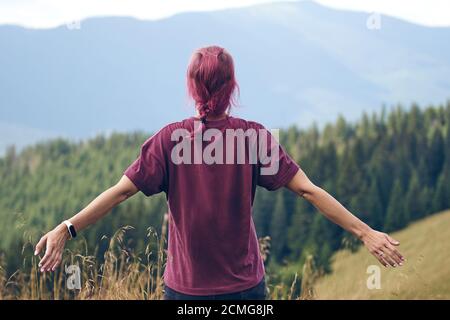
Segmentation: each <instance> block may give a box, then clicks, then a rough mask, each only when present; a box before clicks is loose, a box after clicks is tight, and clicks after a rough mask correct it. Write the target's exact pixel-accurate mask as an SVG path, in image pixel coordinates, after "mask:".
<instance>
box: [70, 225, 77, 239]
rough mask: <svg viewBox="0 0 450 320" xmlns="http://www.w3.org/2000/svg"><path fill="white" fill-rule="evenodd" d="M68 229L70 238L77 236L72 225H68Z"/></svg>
mask: <svg viewBox="0 0 450 320" xmlns="http://www.w3.org/2000/svg"><path fill="white" fill-rule="evenodd" d="M69 231H70V235H71V237H72V238H75V237H76V236H77V233H76V231H75V228H74V226H70V227H69Z"/></svg>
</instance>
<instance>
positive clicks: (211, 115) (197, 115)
mask: <svg viewBox="0 0 450 320" xmlns="http://www.w3.org/2000/svg"><path fill="white" fill-rule="evenodd" d="M196 117H197V118H200V113H199V112H198V111H197V113H196ZM226 117H228V113H226V112H224V113H222V114H221V115H215V114H210V115H208V116H207V117H206V120H212V121H214V120H222V119H225V118H226Z"/></svg>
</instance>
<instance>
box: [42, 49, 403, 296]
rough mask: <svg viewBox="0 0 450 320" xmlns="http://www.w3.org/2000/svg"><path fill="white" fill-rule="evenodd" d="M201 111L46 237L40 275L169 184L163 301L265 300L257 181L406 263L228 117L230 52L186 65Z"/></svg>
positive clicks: (164, 132) (200, 56) (150, 144)
mask: <svg viewBox="0 0 450 320" xmlns="http://www.w3.org/2000/svg"><path fill="white" fill-rule="evenodd" d="M187 90H188V94H189V96H190V97H191V98H192V99H193V100H194V101H195V106H196V111H197V114H196V116H193V117H191V118H188V119H185V120H183V121H180V122H175V123H171V124H169V125H167V126H166V127H164V128H162V129H161V130H160V131H158V132H157V133H156V134H154V135H153V136H151V137H150V138H149V139H148V140H147V141H145V142H144V143H143V145H142V147H141V150H140V155H139V157H138V158H137V159H136V160H135V161H134V162H133V163H132V164H131V165H130V166H129V167H128V168H126V170H125V171H124V175H123V176H122V178H121V179H120V181H119V182H118V183H117V184H116V185H115V186H113V187H111V188H109V189H108V190H106V191H104V192H103V193H102V194H100V195H99V196H98V197H97V198H96V199H94V200H93V201H92V202H91V203H90V204H89V205H88V206H87V207H85V208H84V209H83V210H81V211H80V212H79V213H78V214H76V215H75V216H73V217H72V218H70V219H69V220H66V221H64V222H63V223H61V224H60V225H59V226H57V227H56V228H55V229H54V230H52V231H50V232H49V233H47V234H46V235H44V236H43V237H42V238H41V240H40V241H39V243H38V244H37V245H36V252H35V254H39V253H40V252H41V251H42V250H44V249H45V255H44V257H43V258H42V260H41V261H40V268H41V271H42V272H45V271H54V270H55V269H56V268H57V267H58V265H59V264H60V263H61V258H62V252H63V248H64V245H65V242H66V240H68V239H69V238H70V237H71V236H72V237H74V236H75V235H76V232H78V231H80V230H82V229H84V228H86V227H87V226H89V225H91V224H93V223H95V222H96V221H97V220H99V219H100V218H102V217H103V216H105V215H106V214H107V213H108V212H109V211H110V210H111V209H112V208H113V207H115V206H117V205H118V204H119V203H121V202H123V201H125V200H126V199H128V198H130V197H132V196H133V195H134V194H136V193H137V192H138V191H141V192H143V193H144V194H145V195H146V196H150V195H153V194H156V193H159V192H162V191H164V192H165V193H166V197H167V204H168V208H169V240H168V256H167V264H166V270H165V273H164V282H165V299H264V298H265V284H264V265H263V262H262V259H261V256H260V253H259V247H258V239H257V236H256V232H255V226H254V223H253V219H252V205H253V199H254V196H255V192H256V186H261V187H264V188H266V189H268V190H277V189H279V188H281V187H286V188H288V189H289V190H291V191H293V192H295V193H296V194H298V195H299V196H300V197H303V198H305V199H306V200H308V201H310V202H311V203H312V204H313V205H314V206H316V207H317V208H318V209H319V210H320V211H321V212H322V213H323V214H324V215H325V216H326V217H327V218H328V219H330V220H331V221H333V222H334V223H336V224H338V225H340V226H341V227H342V228H344V229H345V230H347V231H349V232H351V233H353V234H354V235H355V236H356V237H357V238H359V239H360V240H361V241H362V242H363V243H364V245H365V246H366V247H367V249H368V250H369V251H370V253H372V254H373V255H374V256H375V257H376V258H377V259H378V260H379V261H380V262H381V263H382V264H383V265H384V266H389V265H391V266H394V267H396V266H397V265H402V262H403V260H404V259H403V257H402V255H401V254H400V253H399V252H398V251H397V249H396V248H395V247H396V246H398V245H399V242H398V241H396V240H394V239H392V238H391V237H390V236H388V235H387V234H385V233H382V232H378V231H376V230H373V229H371V228H370V227H369V226H368V225H366V224H365V223H363V222H362V221H361V220H359V219H358V218H357V217H355V216H354V215H353V214H352V213H350V212H349V211H348V210H347V209H346V208H344V207H343V206H342V205H341V204H340V203H339V202H338V201H337V200H335V199H334V198H333V197H332V196H331V195H329V194H328V193H327V192H326V191H325V190H323V189H321V188H319V187H318V186H316V185H314V184H313V183H312V182H311V181H310V180H309V179H308V177H307V176H306V174H305V173H304V172H303V171H302V170H301V169H300V167H299V166H298V165H297V164H296V163H295V162H294V161H293V160H292V159H291V158H290V157H289V155H287V154H286V152H285V151H284V149H283V148H282V147H281V146H280V145H278V144H277V143H276V139H274V137H273V136H272V135H271V134H270V133H269V132H268V131H267V130H266V129H265V128H264V127H263V126H262V125H261V124H259V123H256V122H252V121H246V120H243V119H239V118H235V117H232V116H230V115H229V111H230V107H231V106H232V105H234V102H235V101H234V97H235V94H236V92H237V90H238V85H237V82H236V80H235V76H234V64H233V59H232V57H231V55H230V54H229V53H228V52H227V51H226V50H225V49H223V48H221V47H218V46H210V47H204V48H200V49H198V50H196V51H195V52H194V54H193V55H192V58H191V60H190V63H189V66H188V70H187Z"/></svg>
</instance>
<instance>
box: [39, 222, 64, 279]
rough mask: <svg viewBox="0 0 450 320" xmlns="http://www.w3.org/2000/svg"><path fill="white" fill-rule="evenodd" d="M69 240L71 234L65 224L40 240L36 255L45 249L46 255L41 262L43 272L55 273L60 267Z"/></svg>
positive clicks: (40, 266)
mask: <svg viewBox="0 0 450 320" xmlns="http://www.w3.org/2000/svg"><path fill="white" fill-rule="evenodd" d="M67 239H69V232H68V231H67V228H66V226H65V225H64V224H60V225H59V226H57V227H56V228H55V229H53V230H52V231H50V232H48V233H47V234H45V235H44V236H43V237H42V238H41V240H39V242H38V244H37V245H36V250H35V251H34V255H38V254H39V253H40V252H41V251H43V249H44V248H45V255H44V257H43V258H42V259H41V261H40V262H39V268H40V270H41V272H46V271H55V269H56V268H57V267H58V266H59V264H60V263H61V261H62V253H63V251H64V245H65V244H66V241H67Z"/></svg>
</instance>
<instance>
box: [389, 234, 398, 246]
mask: <svg viewBox="0 0 450 320" xmlns="http://www.w3.org/2000/svg"><path fill="white" fill-rule="evenodd" d="M386 238H387V239H388V241H389V243H390V244H392V245H394V246H398V245H399V244H400V241H398V240H395V239H394V238H392V237H391V236H390V235H388V234H387V235H386Z"/></svg>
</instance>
